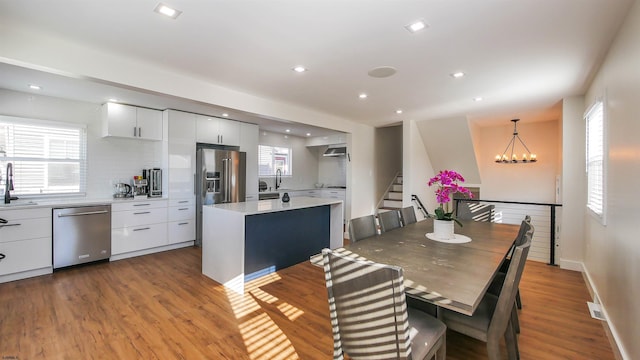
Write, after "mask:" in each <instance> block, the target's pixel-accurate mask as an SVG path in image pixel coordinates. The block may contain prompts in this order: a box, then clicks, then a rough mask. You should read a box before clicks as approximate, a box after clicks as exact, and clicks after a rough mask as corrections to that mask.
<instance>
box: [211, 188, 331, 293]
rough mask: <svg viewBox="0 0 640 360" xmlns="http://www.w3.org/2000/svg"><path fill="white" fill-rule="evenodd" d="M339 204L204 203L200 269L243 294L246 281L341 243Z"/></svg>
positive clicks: (306, 199)
mask: <svg viewBox="0 0 640 360" xmlns="http://www.w3.org/2000/svg"><path fill="white" fill-rule="evenodd" d="M342 217H343V202H342V201H341V200H337V199H324V198H311V197H294V198H291V201H290V202H288V203H283V202H282V201H281V200H261V201H249V202H239V203H228V204H216V205H205V206H203V210H202V273H203V274H204V275H206V276H208V277H210V278H211V279H213V280H215V281H217V282H219V283H221V284H224V285H225V286H226V287H228V288H230V289H232V290H234V291H236V292H238V293H241V294H242V293H244V283H245V281H248V280H251V279H254V278H257V277H260V276H263V275H267V274H269V273H272V272H275V271H277V270H280V269H283V268H285V267H288V266H291V265H294V264H297V263H299V262H302V261H308V260H309V257H310V256H311V255H315V254H317V253H319V252H320V251H321V250H322V249H323V248H325V247H329V248H338V247H341V246H342V244H343V220H342Z"/></svg>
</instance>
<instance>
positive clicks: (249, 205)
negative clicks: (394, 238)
mask: <svg viewBox="0 0 640 360" xmlns="http://www.w3.org/2000/svg"><path fill="white" fill-rule="evenodd" d="M340 203H342V201H341V200H338V199H324V198H312V197H307V196H300V197H292V198H291V200H290V201H289V202H288V203H283V202H282V201H281V200H279V199H277V200H260V201H248V202H238V203H227V204H214V205H204V207H205V208H207V207H210V208H215V209H218V210H225V211H231V212H236V213H240V214H243V215H255V214H261V213H270V212H276V211H287V210H296V209H304V208H309V207H314V206H324V205H333V204H340Z"/></svg>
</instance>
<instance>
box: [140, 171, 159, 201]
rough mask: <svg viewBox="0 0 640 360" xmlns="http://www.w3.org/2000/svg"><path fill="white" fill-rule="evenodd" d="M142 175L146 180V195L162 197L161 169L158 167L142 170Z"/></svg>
mask: <svg viewBox="0 0 640 360" xmlns="http://www.w3.org/2000/svg"><path fill="white" fill-rule="evenodd" d="M142 177H143V179H145V180H146V181H147V196H148V197H162V170H161V169H159V168H153V169H145V170H142Z"/></svg>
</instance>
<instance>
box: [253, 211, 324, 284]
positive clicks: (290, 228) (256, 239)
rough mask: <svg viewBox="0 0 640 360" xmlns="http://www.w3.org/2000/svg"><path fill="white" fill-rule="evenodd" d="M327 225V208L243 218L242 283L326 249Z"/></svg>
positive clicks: (304, 259) (307, 258) (306, 258)
mask: <svg viewBox="0 0 640 360" xmlns="http://www.w3.org/2000/svg"><path fill="white" fill-rule="evenodd" d="M330 223H331V207H330V206H328V205H327V206H317V207H311V208H304V209H294V210H288V211H279V212H272V213H266V214H255V215H247V216H246V218H245V250H244V273H245V276H244V280H245V281H249V280H252V279H255V278H258V277H260V276H263V275H266V274H270V273H272V272H275V271H278V270H280V269H284V268H286V267H289V266H292V265H295V264H298V263H300V262H303V261H308V260H309V257H310V256H311V255H315V254H318V253H319V252H320V250H322V249H323V248H327V247H330V236H331V234H330Z"/></svg>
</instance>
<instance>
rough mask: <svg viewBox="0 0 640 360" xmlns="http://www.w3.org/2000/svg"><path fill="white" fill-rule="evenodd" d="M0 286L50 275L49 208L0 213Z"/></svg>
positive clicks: (51, 270)
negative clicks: (1, 220)
mask: <svg viewBox="0 0 640 360" xmlns="http://www.w3.org/2000/svg"><path fill="white" fill-rule="evenodd" d="M0 218H1V219H4V220H6V221H7V223H3V224H0V254H2V255H4V258H3V259H1V260H0V283H2V282H7V281H13V280H19V279H24V278H28V277H32V276H38V275H43V274H50V273H51V272H53V263H52V254H53V249H52V241H51V238H52V228H51V208H50V207H47V208H35V209H20V210H0Z"/></svg>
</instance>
